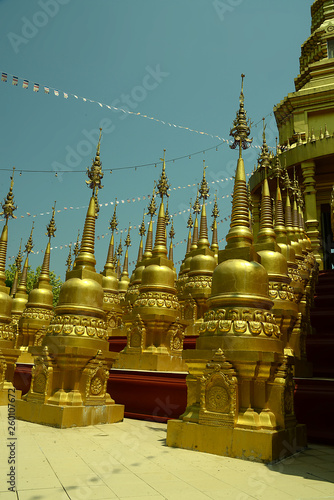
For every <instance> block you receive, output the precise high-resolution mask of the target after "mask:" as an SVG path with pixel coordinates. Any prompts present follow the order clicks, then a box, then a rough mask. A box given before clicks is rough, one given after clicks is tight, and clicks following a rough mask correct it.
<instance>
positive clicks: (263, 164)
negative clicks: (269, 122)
mask: <svg viewBox="0 0 334 500" xmlns="http://www.w3.org/2000/svg"><path fill="white" fill-rule="evenodd" d="M262 120H263V132H262V148H261V154H260V156H259V160H258V163H259V165H260V168H263V169H264V170H265V171H266V169H267V168H270V163H269V149H268V145H267V141H266V124H265V118H262Z"/></svg>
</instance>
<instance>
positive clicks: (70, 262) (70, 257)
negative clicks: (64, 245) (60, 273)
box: [66, 243, 72, 272]
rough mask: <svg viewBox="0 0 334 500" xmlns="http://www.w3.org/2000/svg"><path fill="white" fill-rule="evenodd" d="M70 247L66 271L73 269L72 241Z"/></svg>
mask: <svg viewBox="0 0 334 500" xmlns="http://www.w3.org/2000/svg"><path fill="white" fill-rule="evenodd" d="M68 247H69V252H68V257H67V259H66V268H67V269H66V272H69V271H71V268H72V243H70V244H69V245H68Z"/></svg>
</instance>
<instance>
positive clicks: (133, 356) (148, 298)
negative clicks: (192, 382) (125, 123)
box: [116, 158, 185, 371]
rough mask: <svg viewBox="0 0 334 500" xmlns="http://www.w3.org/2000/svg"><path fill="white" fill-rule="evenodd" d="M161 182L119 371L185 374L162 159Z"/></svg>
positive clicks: (125, 320) (127, 316)
mask: <svg viewBox="0 0 334 500" xmlns="http://www.w3.org/2000/svg"><path fill="white" fill-rule="evenodd" d="M162 161H163V169H162V174H161V177H160V180H159V183H158V186H157V188H158V191H159V193H160V196H161V203H160V209H159V215H158V221H157V229H156V236H155V245H154V248H153V250H152V257H151V258H147V259H145V260H144V261H143V263H144V264H145V269H143V271H142V272H141V283H140V285H139V295H138V297H137V299H136V300H135V302H134V304H133V308H132V310H131V311H130V312H129V313H126V314H124V316H123V321H124V324H125V325H126V328H127V332H128V333H127V346H126V347H125V348H124V350H123V351H122V352H121V353H120V358H119V361H118V363H117V365H116V366H117V368H131V369H142V370H158V371H162V370H168V371H184V370H185V364H184V363H183V361H182V348H183V337H184V325H183V324H182V322H181V321H180V305H179V302H178V300H177V296H176V289H175V276H174V264H173V262H172V261H170V260H169V259H168V258H167V246H166V225H165V211H164V203H163V196H164V195H166V194H167V191H168V187H169V186H168V181H167V177H166V172H165V159H164V158H163V160H162Z"/></svg>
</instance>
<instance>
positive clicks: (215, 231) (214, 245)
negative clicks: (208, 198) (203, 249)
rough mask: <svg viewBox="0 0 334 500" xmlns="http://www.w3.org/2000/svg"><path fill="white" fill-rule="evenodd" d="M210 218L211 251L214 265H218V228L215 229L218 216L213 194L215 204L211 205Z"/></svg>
mask: <svg viewBox="0 0 334 500" xmlns="http://www.w3.org/2000/svg"><path fill="white" fill-rule="evenodd" d="M211 216H212V217H213V222H212V225H211V230H212V242H211V250H212V251H213V252H214V255H215V260H216V264H218V250H219V245H218V228H217V217H218V216H219V208H218V203H217V194H215V202H214V205H213V209H212V213H211Z"/></svg>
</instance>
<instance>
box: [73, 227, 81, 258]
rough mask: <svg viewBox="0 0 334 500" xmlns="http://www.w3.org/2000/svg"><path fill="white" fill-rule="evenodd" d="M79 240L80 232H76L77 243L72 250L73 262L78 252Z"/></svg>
mask: <svg viewBox="0 0 334 500" xmlns="http://www.w3.org/2000/svg"><path fill="white" fill-rule="evenodd" d="M79 238H80V230H78V236H77V241H76V242H75V245H74V248H73V255H74V260H75V259H76V258H77V255H78V254H79V250H80V244H79Z"/></svg>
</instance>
